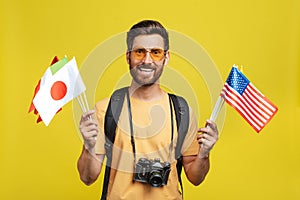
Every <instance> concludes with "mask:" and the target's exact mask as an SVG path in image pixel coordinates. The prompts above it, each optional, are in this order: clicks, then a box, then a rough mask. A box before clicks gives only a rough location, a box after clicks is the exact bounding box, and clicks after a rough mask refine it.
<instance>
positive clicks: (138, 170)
mask: <svg viewBox="0 0 300 200" xmlns="http://www.w3.org/2000/svg"><path fill="white" fill-rule="evenodd" d="M170 171H171V165H170V163H169V162H163V163H161V162H160V159H159V158H155V159H154V160H148V159H147V158H140V159H139V161H138V162H137V163H136V164H135V172H134V176H133V180H134V181H137V182H142V183H148V184H150V185H151V186H153V187H161V186H163V185H166V184H167V183H168V178H169V174H170Z"/></svg>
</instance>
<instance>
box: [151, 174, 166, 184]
mask: <svg viewBox="0 0 300 200" xmlns="http://www.w3.org/2000/svg"><path fill="white" fill-rule="evenodd" d="M149 183H150V185H152V186H153V187H160V186H161V185H162V183H163V179H162V177H161V175H160V173H159V172H153V173H151V176H150V177H149Z"/></svg>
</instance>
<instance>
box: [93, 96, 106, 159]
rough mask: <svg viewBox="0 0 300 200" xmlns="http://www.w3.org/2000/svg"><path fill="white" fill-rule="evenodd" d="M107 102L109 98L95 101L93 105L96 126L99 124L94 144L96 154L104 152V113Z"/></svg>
mask: <svg viewBox="0 0 300 200" xmlns="http://www.w3.org/2000/svg"><path fill="white" fill-rule="evenodd" d="M108 103H109V99H108V98H106V99H104V100H101V101H99V102H97V103H96V105H95V111H96V118H97V120H98V126H99V133H98V136H97V142H96V146H95V152H96V154H105V148H104V144H105V134H104V118H105V113H106V109H107V106H108Z"/></svg>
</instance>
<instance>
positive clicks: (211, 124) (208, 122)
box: [206, 119, 217, 130]
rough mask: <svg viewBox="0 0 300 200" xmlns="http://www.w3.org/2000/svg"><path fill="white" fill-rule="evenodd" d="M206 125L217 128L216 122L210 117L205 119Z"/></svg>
mask: <svg viewBox="0 0 300 200" xmlns="http://www.w3.org/2000/svg"><path fill="white" fill-rule="evenodd" d="M207 126H209V127H210V128H211V129H213V130H216V129H217V124H216V123H215V122H214V121H212V120H210V119H208V120H206V127H207Z"/></svg>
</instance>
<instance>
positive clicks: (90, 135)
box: [84, 130, 98, 139]
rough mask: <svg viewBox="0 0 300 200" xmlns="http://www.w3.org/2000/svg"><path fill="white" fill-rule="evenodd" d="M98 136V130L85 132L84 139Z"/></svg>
mask: <svg viewBox="0 0 300 200" xmlns="http://www.w3.org/2000/svg"><path fill="white" fill-rule="evenodd" d="M97 136H98V132H97V131H96V130H93V131H89V132H85V133H84V139H90V138H94V137H97Z"/></svg>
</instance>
